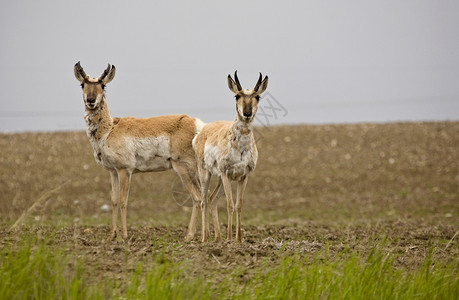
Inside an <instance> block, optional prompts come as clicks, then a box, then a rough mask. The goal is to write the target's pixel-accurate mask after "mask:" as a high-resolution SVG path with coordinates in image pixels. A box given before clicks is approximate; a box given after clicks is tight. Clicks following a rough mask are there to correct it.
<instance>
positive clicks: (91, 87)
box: [81, 81, 105, 109]
mask: <svg viewBox="0 0 459 300" xmlns="http://www.w3.org/2000/svg"><path fill="white" fill-rule="evenodd" d="M81 87H82V88H83V95H84V99H85V100H86V105H88V107H89V108H91V109H93V108H95V107H96V99H97V96H99V95H101V94H103V93H104V87H105V86H104V84H103V83H101V82H87V81H85V82H83V83H82V84H81Z"/></svg>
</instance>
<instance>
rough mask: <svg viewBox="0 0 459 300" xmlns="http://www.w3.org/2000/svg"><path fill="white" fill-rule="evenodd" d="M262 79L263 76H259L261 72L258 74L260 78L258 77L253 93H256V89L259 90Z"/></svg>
mask: <svg viewBox="0 0 459 300" xmlns="http://www.w3.org/2000/svg"><path fill="white" fill-rule="evenodd" d="M262 77H263V76H262V75H261V72H260V77H258V81H257V84H256V85H255V88H254V89H253V90H254V91H255V92H256V91H258V89H259V88H260V85H261V79H262Z"/></svg>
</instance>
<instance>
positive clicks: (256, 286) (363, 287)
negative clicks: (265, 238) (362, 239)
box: [236, 248, 459, 299]
mask: <svg viewBox="0 0 459 300" xmlns="http://www.w3.org/2000/svg"><path fill="white" fill-rule="evenodd" d="M395 258H396V256H395V255H393V254H391V253H384V252H383V251H380V250H377V248H374V249H373V250H372V252H371V253H370V254H369V256H368V257H361V256H360V255H358V254H352V255H350V256H348V257H346V258H341V259H340V258H334V259H333V260H330V261H329V260H327V259H319V258H317V259H315V260H313V261H305V260H302V259H299V258H297V257H293V258H289V257H285V258H284V259H283V260H282V262H281V265H280V266H279V268H277V269H274V270H272V271H270V272H269V273H268V274H267V275H266V276H265V277H259V278H258V279H257V280H255V282H254V283H252V285H250V286H248V288H246V289H245V291H244V293H243V294H242V295H241V296H240V297H236V298H238V299H298V298H306V299H457V297H458V295H459V279H458V278H459V277H458V265H457V263H450V264H447V265H441V264H440V265H437V264H435V263H434V262H432V261H431V259H430V257H427V258H426V260H425V263H424V265H423V266H421V267H419V268H417V269H414V270H407V269H403V268H401V269H398V268H396V267H394V262H395Z"/></svg>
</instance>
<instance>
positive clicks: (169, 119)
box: [74, 62, 204, 240]
mask: <svg viewBox="0 0 459 300" xmlns="http://www.w3.org/2000/svg"><path fill="white" fill-rule="evenodd" d="M74 72H75V77H76V79H77V80H78V81H79V82H81V87H82V88H83V99H84V103H85V116H84V119H85V121H86V133H87V135H88V137H89V141H90V142H91V145H92V147H93V149H94V157H95V159H96V162H97V163H98V164H99V165H101V166H102V167H104V168H105V169H106V170H108V171H109V172H110V177H111V183H112V196H111V200H112V228H111V234H110V237H109V239H110V240H113V239H114V238H115V237H116V235H117V232H118V230H117V225H116V223H117V217H118V205H119V209H120V211H121V230H122V231H121V234H122V238H123V239H126V238H127V225H126V210H127V203H128V194H129V186H130V182H131V175H132V174H133V173H136V172H154V171H165V170H168V169H171V168H173V169H174V170H175V172H177V174H178V175H179V177H180V178H181V180H182V182H183V183H184V184H185V186H186V188H187V189H188V191H189V192H190V193H191V194H192V196H193V210H192V215H191V220H190V224H189V226H188V233H187V235H186V239H187V240H191V239H192V238H193V237H194V234H195V231H196V219H197V217H198V210H199V206H200V203H201V191H200V185H199V182H198V178H197V176H196V175H197V166H196V158H195V154H194V151H193V148H192V146H191V141H192V139H193V137H194V136H195V135H196V134H197V133H198V132H199V131H200V130H201V128H202V126H203V125H204V123H202V121H201V120H199V119H195V118H191V117H189V116H187V115H172V116H161V117H155V118H146V119H137V118H132V117H127V118H112V117H111V116H110V113H109V111H108V107H107V101H106V99H105V91H104V88H105V85H106V84H107V83H109V82H110V81H112V80H113V78H114V77H115V66H111V67H110V65H108V67H107V69H106V70H105V71H104V72H103V73H102V75H101V76H99V77H98V78H91V77H90V76H88V75H86V73H85V72H84V70H83V68H82V67H81V66H80V62H78V63H76V64H75V68H74Z"/></svg>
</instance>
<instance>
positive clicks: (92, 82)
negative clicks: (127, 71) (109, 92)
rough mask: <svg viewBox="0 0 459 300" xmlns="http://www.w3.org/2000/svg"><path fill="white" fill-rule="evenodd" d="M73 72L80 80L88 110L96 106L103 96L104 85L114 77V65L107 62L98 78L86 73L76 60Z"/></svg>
mask: <svg viewBox="0 0 459 300" xmlns="http://www.w3.org/2000/svg"><path fill="white" fill-rule="evenodd" d="M74 72H75V77H76V79H77V80H78V81H79V82H81V88H82V89H83V99H84V103H85V105H86V107H87V108H88V109H90V110H92V109H96V108H98V107H99V105H100V103H101V102H102V98H103V97H104V89H105V85H106V84H107V83H109V82H110V81H112V80H113V77H115V72H116V69H115V66H110V64H109V65H108V67H107V69H105V71H104V72H103V73H102V75H100V76H99V77H98V78H92V77H90V76H89V75H86V73H85V72H84V70H83V68H82V67H81V66H80V62H77V63H76V64H75V68H74Z"/></svg>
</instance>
